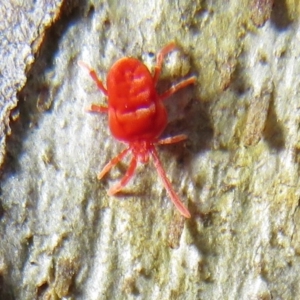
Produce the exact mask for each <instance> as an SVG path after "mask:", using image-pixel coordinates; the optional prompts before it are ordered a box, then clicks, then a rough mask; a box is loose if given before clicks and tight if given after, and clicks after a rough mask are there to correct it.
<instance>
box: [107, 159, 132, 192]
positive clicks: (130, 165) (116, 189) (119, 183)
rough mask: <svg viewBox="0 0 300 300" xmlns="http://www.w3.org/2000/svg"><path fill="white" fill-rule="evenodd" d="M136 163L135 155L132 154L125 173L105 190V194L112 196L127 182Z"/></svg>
mask: <svg viewBox="0 0 300 300" xmlns="http://www.w3.org/2000/svg"><path fill="white" fill-rule="evenodd" d="M136 165H137V160H136V157H135V156H133V157H132V159H131V161H130V164H129V167H128V169H127V171H126V173H125V175H124V176H123V177H122V179H121V180H120V181H119V182H118V183H117V184H115V185H113V186H112V187H111V188H110V189H109V190H108V191H107V194H108V195H109V196H112V195H114V194H116V193H118V192H119V191H120V190H121V189H122V188H123V187H124V186H125V185H126V184H127V183H128V181H129V180H130V179H131V178H132V176H133V174H134V171H135V169H136Z"/></svg>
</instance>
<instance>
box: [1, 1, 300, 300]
mask: <svg viewBox="0 0 300 300" xmlns="http://www.w3.org/2000/svg"><path fill="white" fill-rule="evenodd" d="M2 2H3V1H2ZM25 2H26V1H10V2H5V4H0V13H1V15H3V14H4V16H5V18H4V19H1V20H0V31H1V35H0V41H1V47H0V51H1V62H0V70H1V73H0V76H1V90H0V97H1V98H0V105H1V111H0V114H1V120H2V123H1V126H2V127H1V128H0V129H1V133H2V135H1V147H2V148H1V149H2V150H1V151H2V155H3V156H2V157H3V159H4V163H3V164H2V169H1V170H2V176H1V196H0V237H1V240H0V242H1V243H0V298H1V299H8V300H9V299H22V300H23V299H61V298H63V297H64V298H65V299H82V300H83V299H85V300H86V299H163V300H164V299H245V300H246V299H297V297H299V295H300V286H299V282H300V209H299V197H300V184H299V175H298V174H299V164H300V139H299V130H300V129H299V128H300V127H299V121H300V114H299V111H300V100H299V95H300V84H299V82H300V81H299V78H300V76H299V75H300V60H299V57H300V47H299V39H300V22H299V21H300V19H299V16H300V6H299V3H298V1H292V0H291V1H288V0H287V1H253V0H242V1H223V0H217V1H188V0H183V1H138V0H133V1H122V0H121V1H114V0H111V1H90V2H88V1H86V2H85V1H69V2H65V3H63V5H62V7H60V4H61V3H60V2H59V1H53V2H51V1H47V4H46V1H45V3H44V4H42V3H43V2H42V1H27V2H26V3H25ZM17 3H19V4H17ZM51 3H52V4H51ZM264 5H265V7H264ZM47 26H48V27H49V29H48V30H46V31H45V28H46V27H47ZM172 40H175V41H176V42H177V43H178V45H179V46H180V47H179V50H178V51H174V52H173V53H171V54H170V55H169V56H168V57H167V58H166V61H165V63H164V67H163V73H162V76H161V80H160V81H159V84H158V89H159V90H160V91H164V90H166V89H167V88H168V87H169V86H170V85H171V84H172V83H176V82H177V81H179V80H180V78H183V77H185V76H188V75H189V74H195V75H196V76H197V78H198V81H197V84H196V85H195V87H188V88H186V89H184V90H182V91H180V92H179V93H177V94H176V95H175V96H173V97H171V98H170V99H169V100H167V101H166V106H167V108H168V111H169V126H168V127H167V129H166V132H165V133H164V136H171V135H176V134H181V133H184V134H187V135H188V136H189V140H188V141H187V142H185V143H182V144H176V145H173V146H167V145H166V146H161V147H159V149H158V150H159V154H160V157H161V159H162V162H163V165H164V166H165V168H166V171H167V174H168V176H169V178H170V179H171V181H172V184H173V185H174V187H175V189H176V191H178V193H179V195H180V197H181V198H182V199H183V201H184V202H185V203H186V204H187V206H188V207H189V210H190V211H191V214H192V218H191V219H190V220H184V219H183V218H182V217H181V216H180V215H179V214H178V212H177V211H176V210H175V208H174V207H173V205H172V204H171V202H170V201H169V198H168V196H167V194H166V192H165V190H164V189H163V187H162V184H161V182H159V180H158V178H157V175H156V172H155V169H154V167H153V165H152V164H151V163H149V165H146V166H141V167H140V168H138V170H137V174H136V176H135V178H134V180H132V181H131V182H130V183H129V184H128V186H127V187H126V189H124V191H123V192H122V193H121V194H119V195H118V196H117V197H108V196H107V194H106V190H107V188H108V187H109V186H111V185H112V184H113V183H115V182H116V181H117V180H119V179H120V178H121V177H122V174H124V172H125V171H126V167H127V164H128V160H126V159H125V160H124V163H121V164H119V165H118V167H115V168H114V169H113V170H112V171H111V172H110V173H109V174H108V176H106V177H105V178H104V179H103V180H102V181H100V182H99V181H98V180H97V178H96V175H97V172H99V171H100V170H101V168H102V167H103V166H104V164H105V163H106V162H108V161H109V159H110V158H112V157H113V156H114V155H116V154H117V153H118V152H119V151H120V150H121V149H123V148H124V145H122V144H120V143H118V142H117V141H115V140H114V139H113V138H112V137H111V136H110V133H109V130H108V128H107V117H106V116H105V115H97V114H89V113H87V112H86V108H87V107H88V106H89V105H90V104H91V103H93V102H94V103H102V104H104V103H105V101H106V100H105V98H104V97H103V95H102V94H101V93H100V92H99V91H98V90H97V88H96V87H95V85H94V83H93V82H92V81H91V79H90V78H89V76H88V74H86V72H85V71H84V70H82V69H80V68H79V67H78V65H77V61H78V60H83V61H85V62H86V63H88V64H90V65H92V66H93V67H94V68H95V69H96V70H97V73H98V74H99V76H100V78H102V79H103V80H104V83H105V74H106V72H107V70H108V69H109V68H110V66H111V65H112V63H113V62H115V61H116V60H117V59H119V58H121V57H123V56H134V57H138V58H140V59H141V60H143V61H144V62H145V64H146V65H147V66H148V67H149V68H152V67H153V65H154V64H155V56H154V54H155V53H156V52H157V51H158V50H159V49H160V48H161V47H162V46H164V45H165V44H167V43H168V42H170V41H172ZM34 54H39V55H36V56H35V57H34ZM17 100H18V106H17V108H16V109H15V110H14V113H13V115H12V118H11V120H10V123H9V126H10V130H9V127H8V120H9V112H10V111H11V109H12V108H13V107H15V106H16V104H17ZM9 131H10V132H11V135H10V136H7V133H8V132H9ZM5 140H6V141H7V143H5ZM1 161H2V159H1Z"/></svg>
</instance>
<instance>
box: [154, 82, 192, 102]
mask: <svg viewBox="0 0 300 300" xmlns="http://www.w3.org/2000/svg"><path fill="white" fill-rule="evenodd" d="M195 82H196V77H195V76H192V77H190V78H187V79H185V80H183V81H180V82H178V83H177V84H175V85H173V86H171V87H170V88H169V89H168V90H167V91H165V92H164V93H163V94H162V95H160V96H159V98H160V99H161V100H165V99H167V98H168V97H170V96H171V95H172V94H174V93H176V92H177V91H178V90H180V89H182V88H184V87H186V86H188V85H190V84H193V83H195Z"/></svg>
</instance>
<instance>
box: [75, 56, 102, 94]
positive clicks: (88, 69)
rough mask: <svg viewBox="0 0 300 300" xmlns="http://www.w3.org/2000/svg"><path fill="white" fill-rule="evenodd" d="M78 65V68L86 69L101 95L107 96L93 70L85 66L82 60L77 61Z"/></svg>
mask: <svg viewBox="0 0 300 300" xmlns="http://www.w3.org/2000/svg"><path fill="white" fill-rule="evenodd" d="M78 65H79V66H80V67H82V68H83V69H86V70H87V71H88V72H89V74H90V76H91V77H92V79H93V80H94V82H95V83H96V84H97V86H98V88H99V89H100V90H101V91H102V93H103V94H104V95H105V96H107V90H106V88H105V87H104V85H103V83H102V81H101V80H100V79H99V78H98V76H97V74H96V72H95V70H93V69H92V68H91V67H90V66H89V65H88V64H86V63H85V62H83V61H82V60H80V61H78Z"/></svg>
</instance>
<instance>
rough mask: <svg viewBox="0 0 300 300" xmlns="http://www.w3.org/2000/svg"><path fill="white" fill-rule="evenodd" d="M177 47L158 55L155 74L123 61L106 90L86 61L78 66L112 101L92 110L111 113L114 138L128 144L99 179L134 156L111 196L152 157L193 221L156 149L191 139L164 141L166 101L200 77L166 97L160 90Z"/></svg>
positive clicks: (138, 63) (182, 83) (127, 59)
mask: <svg viewBox="0 0 300 300" xmlns="http://www.w3.org/2000/svg"><path fill="white" fill-rule="evenodd" d="M175 48H176V45H175V43H173V42H172V43H170V44H168V45H166V46H165V47H164V48H162V49H161V50H160V51H159V52H158V54H157V56H156V65H155V69H154V74H153V75H152V74H151V73H150V71H149V70H148V68H147V67H146V66H145V65H144V64H143V63H142V62H141V61H139V60H138V59H135V58H132V57H124V58H121V59H119V60H118V61H117V62H115V63H114V64H113V66H112V67H111V69H110V70H109V72H108V74H107V78H106V88H105V87H104V85H103V83H102V81H101V80H100V79H99V78H98V76H97V74H96V72H95V70H93V69H92V68H91V67H89V66H88V65H87V64H86V63H84V62H82V61H79V62H78V64H79V66H81V67H83V68H84V69H86V70H87V71H88V72H89V74H90V76H91V78H92V79H93V80H94V82H95V83H96V85H97V86H98V88H99V89H100V90H101V91H102V93H103V94H104V95H105V96H106V97H107V98H108V105H107V106H102V105H98V104H92V105H91V107H90V109H89V111H91V112H96V113H107V114H108V124H109V129H110V131H111V133H112V135H113V136H114V137H115V138H116V139H117V140H119V141H121V142H123V143H126V144H127V147H126V148H125V149H124V150H123V151H122V152H121V153H119V154H118V155H117V156H116V157H114V158H113V159H112V160H111V161H109V162H108V163H107V164H106V165H105V166H104V168H103V170H102V171H101V172H100V173H99V175H98V179H99V180H100V179H101V178H102V177H103V176H104V175H105V174H106V173H108V172H109V171H110V169H111V168H112V167H114V166H115V165H116V164H117V163H118V162H120V161H121V160H122V159H123V158H124V157H125V156H126V155H127V154H128V153H131V156H132V157H131V160H130V163H129V167H128V169H127V171H126V173H125V175H124V176H123V177H122V178H121V180H120V181H119V182H118V183H116V184H115V185H113V186H112V187H111V188H110V189H109V190H108V192H107V193H108V195H114V194H116V193H118V192H119V191H120V190H121V189H122V188H123V187H124V186H125V185H126V184H127V183H128V181H129V180H130V179H131V178H132V176H133V175H134V172H135V169H136V166H137V163H138V162H141V163H147V162H148V161H149V158H150V157H151V158H152V160H153V163H154V165H155V167H156V170H157V173H158V175H159V177H160V179H161V180H162V182H163V184H164V186H165V188H166V190H167V192H168V194H169V196H170V198H171V200H172V202H173V203H174V205H175V206H176V208H177V209H178V210H179V212H180V213H181V214H182V215H183V216H184V217H186V218H190V217H191V214H190V212H189V211H188V209H187V208H186V207H185V206H184V204H183V203H182V202H181V200H180V199H179V197H178V195H177V194H176V193H175V191H174V190H173V188H172V185H171V183H170V181H169V179H168V178H167V175H166V172H165V171H164V169H163V166H162V164H161V161H160V159H159V156H158V153H157V150H156V145H166V144H173V143H177V142H181V141H183V140H185V139H187V136H186V135H183V134H180V135H176V136H173V137H168V138H164V139H160V136H161V134H162V132H163V131H164V129H165V127H166V125H167V119H168V118H167V111H166V108H165V106H164V103H163V102H164V100H165V99H167V98H168V97H169V96H171V95H172V94H174V93H175V92H177V91H178V90H180V89H182V88H184V87H186V86H188V85H190V84H193V83H195V81H196V77H195V76H191V77H189V78H187V79H184V80H182V81H180V82H179V83H177V84H175V85H173V86H171V88H169V89H168V90H167V91H165V92H164V93H162V94H158V92H157V91H156V85H157V82H158V79H159V76H160V73H161V68H162V63H163V60H164V57H165V56H166V55H167V54H168V53H169V52H171V51H172V50H174V49H175Z"/></svg>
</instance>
